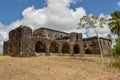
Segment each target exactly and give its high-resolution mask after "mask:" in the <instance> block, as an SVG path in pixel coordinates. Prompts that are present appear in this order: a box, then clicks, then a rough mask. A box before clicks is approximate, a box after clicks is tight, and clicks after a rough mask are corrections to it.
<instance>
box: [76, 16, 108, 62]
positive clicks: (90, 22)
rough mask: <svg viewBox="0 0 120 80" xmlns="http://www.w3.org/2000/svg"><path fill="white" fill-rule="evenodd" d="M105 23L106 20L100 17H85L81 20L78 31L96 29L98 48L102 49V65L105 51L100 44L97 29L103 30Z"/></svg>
mask: <svg viewBox="0 0 120 80" xmlns="http://www.w3.org/2000/svg"><path fill="white" fill-rule="evenodd" d="M105 21H106V20H105V18H100V17H98V16H94V15H91V16H83V17H82V18H80V22H79V27H78V29H79V28H87V29H90V28H92V29H94V31H95V33H96V36H97V40H98V46H99V48H100V54H101V59H102V63H104V59H103V51H102V47H101V44H100V39H99V36H98V33H97V30H96V28H97V27H100V28H103V27H104V24H105Z"/></svg>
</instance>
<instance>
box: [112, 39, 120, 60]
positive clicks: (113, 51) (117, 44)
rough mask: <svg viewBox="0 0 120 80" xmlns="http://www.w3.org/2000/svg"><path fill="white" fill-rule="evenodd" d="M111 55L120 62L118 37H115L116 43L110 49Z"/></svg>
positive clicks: (119, 41)
mask: <svg viewBox="0 0 120 80" xmlns="http://www.w3.org/2000/svg"><path fill="white" fill-rule="evenodd" d="M112 54H113V57H114V58H115V60H116V61H117V62H120V37H119V38H117V39H116V45H115V46H114V47H113V49H112Z"/></svg>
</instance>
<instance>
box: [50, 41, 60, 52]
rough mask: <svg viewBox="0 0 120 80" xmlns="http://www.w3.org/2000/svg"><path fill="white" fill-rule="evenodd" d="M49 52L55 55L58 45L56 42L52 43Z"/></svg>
mask: <svg viewBox="0 0 120 80" xmlns="http://www.w3.org/2000/svg"><path fill="white" fill-rule="evenodd" d="M50 52H51V53H57V52H58V44H57V43H56V42H52V43H51V44H50Z"/></svg>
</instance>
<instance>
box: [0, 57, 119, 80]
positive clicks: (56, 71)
mask: <svg viewBox="0 0 120 80" xmlns="http://www.w3.org/2000/svg"><path fill="white" fill-rule="evenodd" d="M104 60H105V63H104V64H101V58H100V57H99V56H96V57H94V56H90V57H89V56H87V57H82V58H81V57H69V56H61V57H59V56H47V57H45V56H40V57H30V58H13V57H8V56H0V80H120V70H119V69H118V68H114V67H108V64H107V62H108V58H105V59H104Z"/></svg>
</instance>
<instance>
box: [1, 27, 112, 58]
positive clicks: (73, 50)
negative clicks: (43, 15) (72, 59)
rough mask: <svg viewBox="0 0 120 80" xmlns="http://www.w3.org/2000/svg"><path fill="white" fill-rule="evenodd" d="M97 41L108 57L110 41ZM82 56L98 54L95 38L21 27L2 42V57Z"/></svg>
mask: <svg viewBox="0 0 120 80" xmlns="http://www.w3.org/2000/svg"><path fill="white" fill-rule="evenodd" d="M99 39H100V44H101V46H102V51H103V53H104V55H109V54H110V49H111V40H109V39H105V38H101V37H100V38H99ZM84 54H100V48H99V46H98V40H97V37H91V38H86V39H83V37H82V34H81V33H76V32H72V33H65V32H61V31H57V30H52V29H48V28H39V29H36V30H34V31H33V30H32V29H31V28H30V27H27V26H23V25H21V26H19V27H18V28H16V29H14V30H12V31H10V32H9V40H8V41H5V42H4V47H3V55H9V56H14V57H29V56H40V55H45V56H49V55H58V56H62V55H71V56H75V55H79V56H83V55H84Z"/></svg>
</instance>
